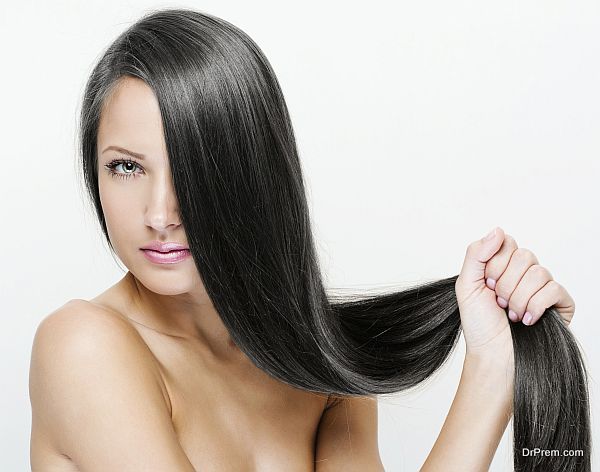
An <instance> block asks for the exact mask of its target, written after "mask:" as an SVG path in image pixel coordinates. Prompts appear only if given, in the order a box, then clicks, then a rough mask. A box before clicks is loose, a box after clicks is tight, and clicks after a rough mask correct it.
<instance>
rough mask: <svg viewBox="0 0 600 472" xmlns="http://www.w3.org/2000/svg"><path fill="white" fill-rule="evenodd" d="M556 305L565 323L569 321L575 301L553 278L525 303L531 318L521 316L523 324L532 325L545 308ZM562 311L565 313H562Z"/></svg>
mask: <svg viewBox="0 0 600 472" xmlns="http://www.w3.org/2000/svg"><path fill="white" fill-rule="evenodd" d="M554 305H556V309H557V310H558V311H559V312H561V316H563V319H564V321H565V323H566V324H569V323H570V322H571V319H572V317H573V312H574V309H575V302H574V301H573V298H571V295H569V293H568V292H567V291H566V290H565V288H564V287H563V286H562V285H560V284H559V283H557V282H556V281H555V280H550V281H549V282H548V283H546V285H544V286H543V287H542V288H541V289H540V290H538V291H537V292H536V293H535V295H534V296H533V297H531V299H530V300H529V303H528V304H527V312H529V313H530V314H531V320H530V321H528V320H527V319H526V318H525V317H523V324H526V325H533V324H535V323H536V322H537V320H539V319H540V318H541V316H542V315H543V314H544V312H545V311H546V308H548V307H551V306H554ZM563 313H565V314H564V315H563Z"/></svg>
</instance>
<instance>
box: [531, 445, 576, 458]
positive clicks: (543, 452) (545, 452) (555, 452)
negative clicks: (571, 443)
mask: <svg viewBox="0 0 600 472" xmlns="http://www.w3.org/2000/svg"><path fill="white" fill-rule="evenodd" d="M521 455H522V456H524V457H528V456H532V457H535V456H544V457H583V450H582V449H565V450H563V451H561V450H559V449H540V448H539V447H536V448H533V449H527V448H526V447H524V448H523V449H522V450H521Z"/></svg>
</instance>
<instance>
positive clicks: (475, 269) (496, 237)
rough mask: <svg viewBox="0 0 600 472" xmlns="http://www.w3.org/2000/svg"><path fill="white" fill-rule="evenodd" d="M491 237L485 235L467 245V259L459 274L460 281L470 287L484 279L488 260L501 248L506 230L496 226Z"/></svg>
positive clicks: (490, 234)
mask: <svg viewBox="0 0 600 472" xmlns="http://www.w3.org/2000/svg"><path fill="white" fill-rule="evenodd" d="M488 236H489V238H488V239H486V237H483V238H481V239H479V240H477V241H474V242H472V243H471V244H469V246H468V247H467V252H466V254H465V260H464V262H463V266H462V269H461V271H460V274H459V275H458V279H459V280H458V281H457V282H459V283H461V284H464V285H463V286H464V287H468V286H469V285H470V284H473V285H475V284H477V283H480V281H482V280H484V276H485V265H486V262H487V261H489V260H490V258H491V257H492V256H493V255H494V254H495V253H496V252H497V251H498V249H500V246H501V245H502V241H504V231H503V230H502V228H499V227H496V228H494V229H493V230H492V231H491V232H490V233H489V234H488Z"/></svg>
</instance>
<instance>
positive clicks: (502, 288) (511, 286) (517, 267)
mask: <svg viewBox="0 0 600 472" xmlns="http://www.w3.org/2000/svg"><path fill="white" fill-rule="evenodd" d="M537 263H538V260H537V257H536V256H535V254H534V253H533V252H531V251H530V250H529V249H525V248H523V247H520V248H517V249H515V250H514V251H513V253H512V255H511V256H510V261H509V262H508V266H507V267H506V270H505V271H504V272H503V273H502V275H501V276H500V278H499V279H498V280H497V281H496V288H495V290H496V295H497V296H498V300H497V301H498V304H499V305H500V306H501V307H502V308H506V307H508V300H510V297H511V296H512V293H513V292H514V290H515V289H516V288H517V285H518V284H519V281H520V280H521V278H522V277H523V275H525V272H527V270H528V269H529V268H530V267H531V266H532V265H534V264H537Z"/></svg>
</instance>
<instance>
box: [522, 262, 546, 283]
mask: <svg viewBox="0 0 600 472" xmlns="http://www.w3.org/2000/svg"><path fill="white" fill-rule="evenodd" d="M527 271H528V272H531V273H532V274H533V275H534V276H535V277H536V278H538V279H549V280H551V279H552V274H551V273H550V271H549V270H548V269H546V268H545V267H544V266H541V265H539V264H533V265H532V266H531V267H529V269H527Z"/></svg>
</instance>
